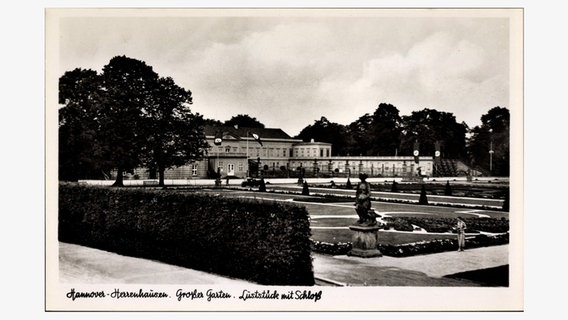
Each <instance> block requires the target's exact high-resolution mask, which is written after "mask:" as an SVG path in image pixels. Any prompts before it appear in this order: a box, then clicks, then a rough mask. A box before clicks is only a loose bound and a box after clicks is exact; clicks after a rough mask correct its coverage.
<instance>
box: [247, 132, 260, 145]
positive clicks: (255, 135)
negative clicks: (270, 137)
mask: <svg viewBox="0 0 568 320" xmlns="http://www.w3.org/2000/svg"><path fill="white" fill-rule="evenodd" d="M249 135H250V136H251V137H253V138H254V140H256V142H258V143H259V144H260V145H261V146H262V141H260V137H259V136H258V134H256V133H252V132H250V131H249Z"/></svg>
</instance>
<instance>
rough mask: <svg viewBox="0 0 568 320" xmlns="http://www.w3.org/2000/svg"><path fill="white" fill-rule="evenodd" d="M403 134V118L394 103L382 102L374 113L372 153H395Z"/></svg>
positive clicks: (371, 134)
mask: <svg viewBox="0 0 568 320" xmlns="http://www.w3.org/2000/svg"><path fill="white" fill-rule="evenodd" d="M401 135H402V118H401V117H400V115H399V111H398V109H397V108H396V107H395V106H393V105H392V104H387V103H381V104H379V106H378V107H377V109H376V110H375V113H373V122H372V126H371V132H370V137H372V140H371V141H370V142H369V146H370V149H371V154H372V155H395V154H396V153H397V149H398V146H399V145H400V139H401Z"/></svg>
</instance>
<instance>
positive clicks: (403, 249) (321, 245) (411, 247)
mask: <svg viewBox="0 0 568 320" xmlns="http://www.w3.org/2000/svg"><path fill="white" fill-rule="evenodd" d="M507 243H509V234H508V233H502V234H497V235H491V236H488V235H483V234H480V235H477V236H475V237H474V238H471V239H468V240H467V241H466V249H471V248H479V247H488V246H496V245H502V244H507ZM311 244H312V251H314V252H317V253H322V254H328V255H346V254H347V253H348V252H349V251H350V250H351V248H352V243H351V242H338V243H330V242H324V241H314V240H311ZM456 248H457V239H438V240H432V241H420V242H414V243H406V244H400V245H381V244H379V245H378V246H377V249H378V250H379V251H381V253H382V254H383V255H385V256H390V257H409V256H415V255H420V254H431V253H439V252H445V251H455V250H456Z"/></svg>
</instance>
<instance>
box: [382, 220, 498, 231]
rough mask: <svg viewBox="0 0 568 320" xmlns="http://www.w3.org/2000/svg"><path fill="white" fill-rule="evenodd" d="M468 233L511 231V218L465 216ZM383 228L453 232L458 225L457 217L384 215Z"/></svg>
mask: <svg viewBox="0 0 568 320" xmlns="http://www.w3.org/2000/svg"><path fill="white" fill-rule="evenodd" d="M463 219H464V221H465V223H466V225H467V230H466V232H468V233H479V232H480V231H483V232H489V233H503V232H507V231H509V220H508V219H505V218H501V219H496V218H485V217H483V218H478V217H473V218H470V217H468V218H463ZM383 221H384V222H385V224H384V226H383V229H389V228H392V229H394V230H398V231H412V230H413V229H414V227H413V225H416V226H419V227H421V228H423V229H424V230H426V231H427V232H452V231H453V228H454V227H455V226H456V219H454V218H444V217H384V218H383Z"/></svg>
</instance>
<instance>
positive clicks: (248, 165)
mask: <svg viewBox="0 0 568 320" xmlns="http://www.w3.org/2000/svg"><path fill="white" fill-rule="evenodd" d="M248 135H249V132H248V131H247V136H246V139H247V178H248V177H249V176H250V172H249V170H250V164H249V139H248Z"/></svg>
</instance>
